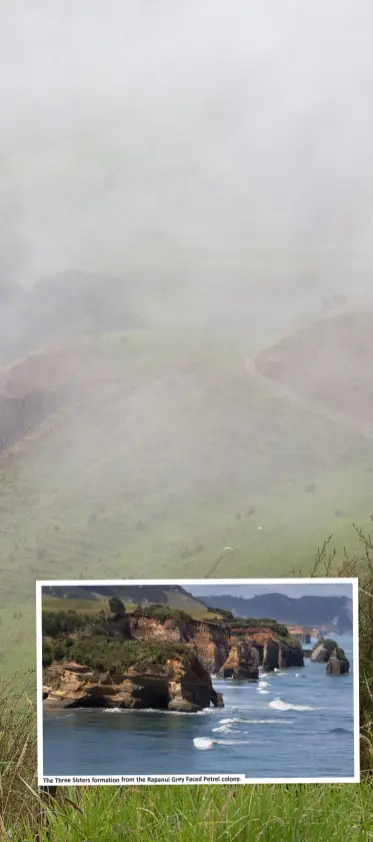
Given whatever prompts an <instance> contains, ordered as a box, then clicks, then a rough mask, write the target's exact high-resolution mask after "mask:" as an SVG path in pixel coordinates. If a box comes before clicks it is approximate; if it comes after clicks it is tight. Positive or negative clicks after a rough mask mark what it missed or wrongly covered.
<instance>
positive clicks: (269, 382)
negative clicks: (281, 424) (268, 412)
mask: <svg viewBox="0 0 373 842" xmlns="http://www.w3.org/2000/svg"><path fill="white" fill-rule="evenodd" d="M245 370H246V371H247V373H248V374H249V375H250V377H254V378H255V379H256V380H259V381H260V382H261V383H262V384H263V385H265V386H271V389H273V391H275V392H276V393H277V394H278V395H279V397H282V398H284V399H286V400H288V401H289V402H290V403H293V404H295V405H296V406H299V407H300V408H301V409H303V410H304V409H306V410H309V411H310V412H312V413H313V414H314V415H318V416H319V417H320V418H323V419H324V420H325V421H332V422H333V424H337V425H338V426H339V427H342V428H343V429H344V430H351V432H353V433H356V434H357V435H359V436H361V437H362V438H365V439H372V438H373V424H368V423H364V422H359V421H358V420H357V419H356V418H351V417H349V416H348V415H344V414H343V412H341V413H338V412H333V410H331V409H329V408H328V407H327V406H324V405H323V404H321V403H312V402H311V401H309V400H307V398H305V397H303V396H302V395H297V394H296V392H293V391H292V390H291V389H289V388H288V387H285V386H283V385H282V384H281V385H280V384H279V383H276V381H275V380H273V379H272V378H270V377H266V376H265V375H264V374H262V372H261V371H259V369H258V367H257V365H256V359H255V357H252V358H251V359H249V358H247V357H246V358H245Z"/></svg>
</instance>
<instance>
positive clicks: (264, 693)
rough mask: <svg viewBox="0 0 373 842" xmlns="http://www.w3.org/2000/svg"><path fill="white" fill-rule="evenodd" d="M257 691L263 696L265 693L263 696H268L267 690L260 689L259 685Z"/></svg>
mask: <svg viewBox="0 0 373 842" xmlns="http://www.w3.org/2000/svg"><path fill="white" fill-rule="evenodd" d="M258 693H261V694H262V696H264V695H265V696H268V694H269V690H261V689H260V687H259V690H258Z"/></svg>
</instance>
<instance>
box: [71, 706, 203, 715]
mask: <svg viewBox="0 0 373 842" xmlns="http://www.w3.org/2000/svg"><path fill="white" fill-rule="evenodd" d="M79 710H86V708H79ZM214 712H215V709H214V708H204V709H203V710H198V711H196V712H195V713H191V712H189V711H186V710H159V709H158V708H141V709H140V710H131V709H130V708H102V710H101V713H121V714H125V713H136V714H138V713H158V714H160V715H166V716H207V714H209V713H214Z"/></svg>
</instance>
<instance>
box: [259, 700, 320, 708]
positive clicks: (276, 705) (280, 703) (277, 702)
mask: <svg viewBox="0 0 373 842" xmlns="http://www.w3.org/2000/svg"><path fill="white" fill-rule="evenodd" d="M269 707H270V708H273V709H274V710H299V711H306V710H320V708H313V707H311V706H310V705H291V704H289V703H288V702H283V701H282V699H274V700H273V702H270V703H269Z"/></svg>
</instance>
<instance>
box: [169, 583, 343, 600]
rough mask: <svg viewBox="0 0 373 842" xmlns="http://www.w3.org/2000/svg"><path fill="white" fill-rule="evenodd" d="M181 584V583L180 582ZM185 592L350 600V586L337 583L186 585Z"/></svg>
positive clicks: (249, 596)
mask: <svg viewBox="0 0 373 842" xmlns="http://www.w3.org/2000/svg"><path fill="white" fill-rule="evenodd" d="M181 584H182V582H181ZM185 590H187V591H189V593H191V594H193V596H201V597H203V596H210V595H212V594H214V595H219V594H231V595H232V596H237V597H240V596H241V597H244V598H246V599H250V598H251V597H253V596H255V595H257V594H266V593H282V594H285V595H286V596H290V597H293V598H294V599H296V598H299V597H301V596H319V597H322V596H347V597H349V598H350V599H352V585H343V584H342V585H341V584H337V583H334V582H333V583H331V584H330V585H329V584H325V585H292V584H288V585H235V586H232V585H207V584H206V585H188V586H186V587H185Z"/></svg>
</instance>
